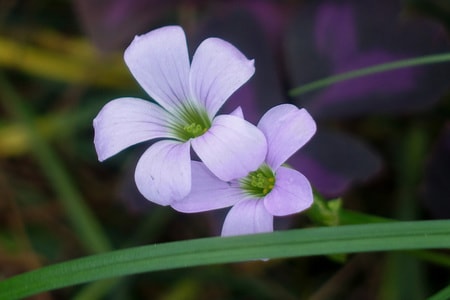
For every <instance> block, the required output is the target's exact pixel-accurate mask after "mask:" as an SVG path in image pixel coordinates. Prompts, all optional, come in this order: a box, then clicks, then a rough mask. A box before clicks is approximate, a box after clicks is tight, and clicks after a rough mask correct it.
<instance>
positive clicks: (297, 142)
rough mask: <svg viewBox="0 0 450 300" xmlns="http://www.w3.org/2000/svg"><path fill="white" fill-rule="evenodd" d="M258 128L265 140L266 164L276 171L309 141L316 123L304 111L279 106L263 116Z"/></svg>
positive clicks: (287, 105)
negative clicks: (266, 147) (266, 146)
mask: <svg viewBox="0 0 450 300" xmlns="http://www.w3.org/2000/svg"><path fill="white" fill-rule="evenodd" d="M258 128H259V129H261V131H262V132H264V135H265V136H266V139H267V144H268V151H267V158H266V162H267V164H268V165H269V166H271V167H272V169H274V170H276V169H277V168H278V167H279V166H281V164H282V163H284V162H285V161H286V160H287V159H288V158H289V157H290V156H291V155H292V154H294V153H295V152H296V151H298V150H299V149H300V148H301V147H302V146H303V145H304V144H306V142H308V141H309V139H310V138H311V137H312V136H313V135H314V133H315V132H316V123H315V122H314V120H313V118H312V117H311V115H310V114H309V113H308V112H307V111H306V110H305V109H298V108H297V107H296V106H295V105H292V104H281V105H277V106H275V107H273V108H272V109H270V110H269V111H268V112H266V113H265V114H264V116H263V117H262V118H261V120H260V121H259V123H258Z"/></svg>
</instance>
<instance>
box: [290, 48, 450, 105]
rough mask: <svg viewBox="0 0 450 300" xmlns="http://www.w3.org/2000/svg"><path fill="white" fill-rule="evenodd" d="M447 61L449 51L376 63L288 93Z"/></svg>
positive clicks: (297, 93)
mask: <svg viewBox="0 0 450 300" xmlns="http://www.w3.org/2000/svg"><path fill="white" fill-rule="evenodd" d="M449 61H450V53H442V54H434V55H428V56H422V57H416V58H411V59H404V60H397V61H393V62H388V63H383V64H378V65H374V66H370V67H367V68H362V69H357V70H355V71H350V72H346V73H342V74H338V75H335V76H330V77H326V78H323V79H319V80H316V81H313V82H311V83H308V84H305V85H302V86H299V87H297V88H294V89H292V90H290V91H289V95H290V96H291V97H295V96H298V95H301V94H305V93H307V92H310V91H313V90H317V89H320V88H323V87H325V86H328V85H332V84H333V83H336V82H340V81H344V80H349V79H353V78H357V77H362V76H367V75H371V74H375V73H381V72H386V71H391V70H395V69H401V68H407V67H414V66H420V65H428V64H437V63H444V62H449Z"/></svg>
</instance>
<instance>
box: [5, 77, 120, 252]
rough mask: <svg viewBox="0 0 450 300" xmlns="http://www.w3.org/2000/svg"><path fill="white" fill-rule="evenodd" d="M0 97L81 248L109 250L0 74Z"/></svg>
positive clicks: (79, 199)
mask: <svg viewBox="0 0 450 300" xmlns="http://www.w3.org/2000/svg"><path fill="white" fill-rule="evenodd" d="M0 96H1V97H0V98H1V100H0V101H1V102H2V104H3V106H4V108H5V109H7V111H8V112H9V113H10V114H11V115H12V116H14V117H15V118H16V119H17V120H18V121H19V122H21V123H22V124H23V125H24V126H25V128H26V130H27V134H28V135H29V138H30V142H31V144H32V149H33V155H34V156H35V158H36V160H37V161H38V163H39V164H40V165H41V169H42V171H43V172H44V174H45V175H46V177H47V178H48V181H49V182H50V184H51V185H52V186H53V189H54V190H55V192H56V193H57V195H58V198H59V199H60V201H61V204H62V205H63V206H64V209H65V211H66V214H67V216H68V218H69V219H70V221H71V223H72V225H73V226H74V228H75V230H76V232H77V234H78V238H79V239H80V241H81V243H82V244H83V246H84V248H85V249H86V250H87V251H89V252H90V253H100V252H106V251H108V250H110V249H111V246H110V244H109V241H108V239H107V237H106V235H105V234H104V233H103V232H102V229H101V227H100V225H99V223H98V222H97V220H96V219H95V216H94V215H93V214H92V212H91V211H90V210H89V208H88V206H86V204H85V203H84V201H83V197H82V196H81V195H80V193H79V192H78V190H77V189H76V188H75V186H74V185H73V184H72V180H71V178H70V176H69V174H68V172H67V171H66V170H65V169H64V167H63V164H62V162H61V161H60V160H59V159H58V156H57V154H56V153H55V152H54V151H53V149H52V148H51V147H50V146H49V145H48V144H47V142H46V141H45V139H44V138H43V137H42V136H41V135H40V133H39V131H38V130H37V128H36V127H35V122H34V118H33V114H32V113H31V112H30V111H29V109H28V108H27V107H26V105H25V104H24V101H23V99H21V97H20V96H19V94H18V93H17V92H16V91H15V90H14V89H13V87H12V86H11V85H10V83H9V82H8V81H7V79H6V78H5V77H4V76H3V74H0Z"/></svg>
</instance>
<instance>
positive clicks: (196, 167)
mask: <svg viewBox="0 0 450 300" xmlns="http://www.w3.org/2000/svg"><path fill="white" fill-rule="evenodd" d="M191 170H192V189H191V192H190V193H189V194H188V195H187V196H186V197H185V198H183V199H181V200H179V201H175V202H174V203H172V204H171V206H172V207H173V208H174V209H176V210H178V211H181V212H185V213H194V212H201V211H208V210H213V209H219V208H224V207H228V206H232V205H234V204H235V203H237V202H239V201H240V200H242V199H243V198H244V197H245V195H244V194H243V193H242V191H241V189H240V188H239V184H238V183H237V182H236V181H235V182H227V181H222V180H220V179H219V178H217V177H216V176H214V174H213V173H211V171H209V170H208V168H206V166H205V165H204V164H203V163H201V162H198V161H192V162H191Z"/></svg>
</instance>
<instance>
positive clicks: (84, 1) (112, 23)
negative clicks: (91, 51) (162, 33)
mask: <svg viewBox="0 0 450 300" xmlns="http://www.w3.org/2000/svg"><path fill="white" fill-rule="evenodd" d="M175 2H176V1H175V0H166V1H161V0H112V1H111V0H96V1H89V0H76V1H74V6H75V9H76V11H77V13H78V17H79V19H80V23H81V26H82V27H83V29H84V30H85V31H86V33H87V34H88V36H89V37H90V38H91V39H92V41H93V42H94V44H95V45H96V46H97V47H98V48H100V49H101V50H103V51H111V50H115V49H118V48H124V47H125V46H126V45H128V44H129V43H130V42H131V41H132V40H133V37H134V36H135V35H137V34H142V33H145V32H148V31H149V29H151V27H152V26H156V24H158V23H159V22H161V20H163V16H166V14H167V13H168V10H169V8H171V6H173V4H174V3H175Z"/></svg>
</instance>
